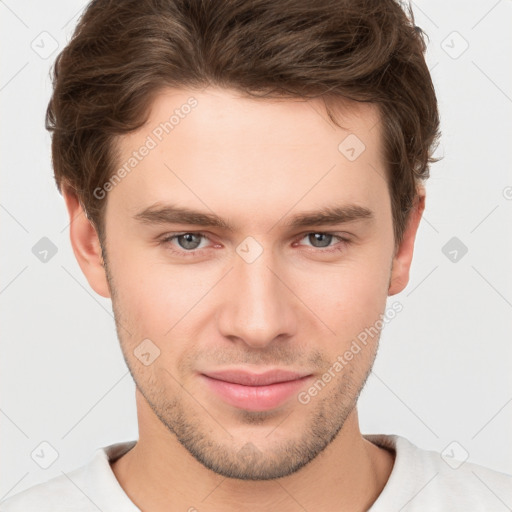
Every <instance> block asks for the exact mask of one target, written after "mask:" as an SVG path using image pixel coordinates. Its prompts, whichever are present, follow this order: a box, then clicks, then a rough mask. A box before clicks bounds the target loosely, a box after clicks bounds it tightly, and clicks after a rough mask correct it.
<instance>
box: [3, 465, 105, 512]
mask: <svg viewBox="0 0 512 512" xmlns="http://www.w3.org/2000/svg"><path fill="white" fill-rule="evenodd" d="M84 470H85V468H79V469H77V470H75V471H72V472H70V473H68V474H67V476H66V475H64V474H63V475H59V476H57V477H54V478H52V479H50V480H48V481H46V482H43V483H40V484H38V485H34V486H33V487H30V488H28V489H26V490H24V491H22V492H20V493H18V494H16V495H14V496H12V497H11V498H8V499H6V500H5V501H3V502H2V503H0V511H1V512H36V511H37V512H58V511H65V510H66V511H70V512H71V511H72V512H86V511H87V512H89V511H90V510H93V508H91V507H94V505H92V503H91V502H90V501H88V500H87V497H86V496H85V495H84V494H83V492H81V491H80V487H77V486H76V485H75V484H74V483H73V482H74V480H75V479H77V480H80V479H81V476H82V475H83V472H84ZM95 510H97V509H95Z"/></svg>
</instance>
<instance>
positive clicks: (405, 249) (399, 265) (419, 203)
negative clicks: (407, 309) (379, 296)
mask: <svg viewBox="0 0 512 512" xmlns="http://www.w3.org/2000/svg"><path fill="white" fill-rule="evenodd" d="M425 196H426V194H425V188H424V187H423V186H420V187H418V192H417V196H416V198H415V201H414V204H413V207H412V209H411V211H410V212H409V218H408V221H407V227H406V229H405V231H404V236H403V239H402V243H401V244H400V245H399V247H398V248H397V249H396V251H395V256H394V257H393V267H392V270H391V279H390V282H389V290H388V295H389V296H391V295H395V294H397V293H400V292H401V291H402V290H403V289H404V288H405V287H406V286H407V283H408V282H409V269H410V268H411V263H412V255H413V251H414V241H415V239H416V232H417V231H418V226H419V225H420V220H421V216H422V215H423V211H424V210H425Z"/></svg>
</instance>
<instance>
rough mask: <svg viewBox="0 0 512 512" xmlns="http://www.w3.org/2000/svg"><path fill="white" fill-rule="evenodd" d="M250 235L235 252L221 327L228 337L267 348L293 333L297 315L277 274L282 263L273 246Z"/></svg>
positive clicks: (221, 317) (227, 285)
mask: <svg viewBox="0 0 512 512" xmlns="http://www.w3.org/2000/svg"><path fill="white" fill-rule="evenodd" d="M248 238H249V240H248V239H246V240H245V241H244V242H242V243H241V244H240V245H239V246H238V247H237V249H236V252H237V254H235V255H234V264H233V270H232V272H230V274H229V279H228V280H227V282H226V283H225V286H226V287H227V290H226V297H227V300H225V301H224V302H223V310H222V311H221V315H220V320H219V321H220V325H219V328H220V329H221V331H222V333H223V334H224V335H225V336H228V337H229V336H232V337H233V336H235V337H237V338H240V339H242V340H243V341H244V342H245V343H246V344H248V345H251V346H254V347H264V346H265V345H266V344H268V343H270V342H272V340H274V339H275V338H276V337H277V336H280V335H290V334H292V332H293V329H294V315H293V310H292V304H291V303H290V299H291V298H290V292H289V291H288V290H287V289H286V287H285V286H284V284H283V283H282V282H281V281H280V279H279V278H278V277H277V276H276V274H279V273H278V272H276V268H278V267H279V265H278V263H277V261H276V258H275V257H274V254H273V251H272V249H271V248H268V247H266V248H263V245H262V243H259V242H256V243H255V240H254V239H252V240H251V239H250V238H252V237H248Z"/></svg>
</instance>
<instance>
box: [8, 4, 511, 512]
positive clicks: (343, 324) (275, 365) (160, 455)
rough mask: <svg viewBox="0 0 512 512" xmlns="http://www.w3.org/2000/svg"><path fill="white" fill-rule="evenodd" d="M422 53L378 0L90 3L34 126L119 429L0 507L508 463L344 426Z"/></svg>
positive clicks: (492, 506)
mask: <svg viewBox="0 0 512 512" xmlns="http://www.w3.org/2000/svg"><path fill="white" fill-rule="evenodd" d="M424 51H425V46H424V43H423V39H422V36H421V31H420V30H418V29H417V28H416V27H414V23H413V19H412V14H411V15H410V17H409V18H408V17H407V16H406V14H405V13H404V12H403V11H402V9H401V8H400V6H399V5H398V4H396V3H395V2H394V1H393V0H386V1H383V0H373V1H358V0H356V1H353V2H340V1H327V0H325V1H315V2H309V1H306V0H300V1H299V0H293V1H291V0H285V1H279V2H275V1H269V0H254V1H250V2H249V1H247V0H237V1H228V0H223V1H218V2H211V1H201V0H193V1H187V2H183V1H180V0H174V1H173V0H166V1H158V0H137V1H135V0H133V1H118V2H110V1H106V0H99V1H98V0H95V1H93V2H91V4H90V5H89V6H88V7H87V9H86V11H85V13H84V15H83V16H82V18H81V20H80V22H79V24H78V27H77V29H76V31H75V34H74V37H73V39H72V40H71V42H70V43H69V45H68V46H67V47H66V48H65V49H64V51H63V52H62V53H61V54H60V56H59V58H58V60H57V62H56V65H55V80H54V94H53V97H52V99H51V101H50V104H49V107H48V113H47V126H48V128H49V129H50V130H52V132H53V141H52V151H53V162H54V167H55V177H56V181H57V185H58V187H59V190H60V191H61V192H62V194H63V196H64V199H65V202H66V205H67V209H68V212H69V216H70V220H71V224H70V237H71V243H72V246H73V250H74V253H75V256H76V258H77V260H78V263H79V264H80V267H81V269H82V271H83V272H84V274H85V276H86V278H87V279H88V281H89V283H90V285H91V287H92V288H93V289H94V290H95V291H96V292H97V293H98V294H100V295H102V296H103V297H110V298H111V299H112V305H113V310H114V314H115V321H116V327H117V333H118V337H119V340H120V343H121V347H122V351H123V355H124V358H125V361H126V363H127V365H128V368H129V369H130V372H131V375H132V376H133V378H134V380H135V383H136V386H137V391H136V403H137V411H138V422H139V439H138V440H137V441H133V442H130V443H117V444H114V445H111V446H108V447H103V448H102V449H100V450H98V451H97V453H96V454H95V456H94V458H93V459H92V460H91V461H90V463H88V464H87V465H86V466H84V467H83V468H79V469H77V470H76V471H74V472H72V473H70V474H69V475H68V476H67V477H66V476H64V475H63V476H61V477H57V478H54V479H53V480H50V481H49V482H46V483H44V484H40V485H39V486H36V487H33V488H32V489H29V490H27V491H25V492H22V493H20V494H19V495H18V496H14V497H12V498H11V499H9V500H7V501H5V502H4V503H3V504H2V510H5V511H6V512H12V511H24V512H30V511H36V510H37V511H55V510H66V511H92V510H104V511H107V510H112V511H127V512H128V511H136V510H144V511H146V510H147V511H149V510H150V511H152V512H159V511H164V510H165V511H167V512H169V511H172V512H174V511H187V510H188V511H195V510H197V511H200V512H202V511H235V510H237V511H238V510H247V511H269V510H279V511H296V510H297V511H298V510H310V511H311V510H315V511H329V512H331V511H338V510H339V511H342V510H343V511H362V510H371V511H372V512H381V511H390V510H422V511H425V510H436V511H437V510H447V511H448V510H450V511H453V510H498V508H497V507H499V506H501V504H500V503H499V500H498V499H497V497H496V496H501V497H502V498H505V497H506V496H507V493H508V494H510V490H512V477H510V476H508V475H505V474H501V473H498V472H495V471H492V470H490V469H487V468H483V467H480V466H477V465H475V464H471V463H468V462H466V463H465V464H463V465H462V466H461V467H460V468H459V469H457V470H456V471H455V470H454V469H452V468H451V467H449V466H448V465H447V464H446V463H445V462H444V461H443V460H442V459H441V457H440V455H439V454H437V453H435V452H430V451H425V450H422V449H420V448H419V447H416V446H415V445H413V444H412V443H411V442H409V441H408V440H407V439H406V438H404V437H400V436H396V435H395V436H391V435H362V434H361V432H360V430H359V425H358V415H357V399H358V397H359V394H360V392H361V390H362V389H363V387H364V384H365V382H366V379H367V377H368V375H369V373H370V371H371V368H372V365H373V362H374V360H375V357H376V354H377V349H378V341H379V334H380V330H381V329H382V327H383V325H384V324H385V323H386V321H387V319H388V318H389V317H390V315H391V312H392V311H395V314H396V309H395V304H393V305H392V306H391V307H390V308H388V309H386V301H387V297H388V296H393V295H395V294H397V293H399V292H401V291H402V290H403V289H404V288H405V287H406V285H407V283H408V278H409V268H410V265H411V261H412V255H413V248H414V241H415V236H416V232H417V229H418V226H419V223H420V220H421V216H422V213H423V210H424V207H425V197H426V193H425V188H424V186H423V184H422V182H423V181H424V180H425V179H426V178H427V177H428V172H429V167H428V166H429V163H431V162H433V161H434V159H433V158H432V152H433V148H434V146H435V143H436V141H437V138H438V136H439V132H438V128H439V119H438V112H437V104H436V97H435V93H434V89H433V86H432V82H431V79H430V76H429V73H428V69H427V67H426V65H425V61H424V55H423V53H424ZM475 474H477V475H478V477H479V478H478V479H477V478H476V477H475ZM482 482H485V485H483V484H482ZM489 489H491V490H492V492H491V491H490V490H489Z"/></svg>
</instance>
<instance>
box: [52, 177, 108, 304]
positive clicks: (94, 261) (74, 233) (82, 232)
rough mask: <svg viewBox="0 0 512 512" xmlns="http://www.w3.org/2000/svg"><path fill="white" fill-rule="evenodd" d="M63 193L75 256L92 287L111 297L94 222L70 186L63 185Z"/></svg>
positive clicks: (102, 294) (103, 295) (97, 291)
mask: <svg viewBox="0 0 512 512" xmlns="http://www.w3.org/2000/svg"><path fill="white" fill-rule="evenodd" d="M62 195H63V197H64V201H65V202H66V208H67V210H68V214H69V220H70V225H69V237H70V240H71V246H72V247H73V252H74V254H75V257H76V259H77V261H78V264H79V265H80V268H81V269H82V272H83V273H84V275H85V277H86V278H87V281H88V282H89V284H90V285H91V287H92V289H93V290H94V291H95V292H96V293H98V294H99V295H101V296H102V297H105V298H110V288H109V285H108V280H107V275H106V271H105V267H104V262H103V256H102V252H101V245H100V240H99V238H98V234H97V232H96V229H95V228H94V225H93V224H92V222H91V221H90V220H89V219H88V218H87V215H86V214H85V211H84V209H83V207H82V205H81V204H80V201H79V200H78V196H77V194H76V192H75V191H74V190H73V189H72V188H71V187H69V186H63V187H62Z"/></svg>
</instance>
